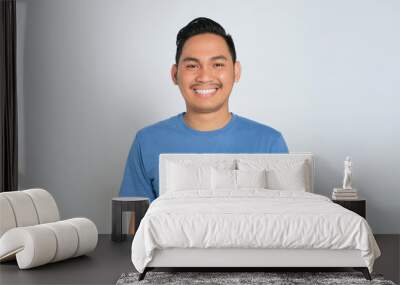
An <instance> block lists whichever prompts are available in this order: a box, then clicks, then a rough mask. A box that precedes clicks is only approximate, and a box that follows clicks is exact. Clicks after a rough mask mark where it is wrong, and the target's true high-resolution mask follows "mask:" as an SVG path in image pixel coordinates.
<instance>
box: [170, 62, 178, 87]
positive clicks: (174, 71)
mask: <svg viewBox="0 0 400 285" xmlns="http://www.w3.org/2000/svg"><path fill="white" fill-rule="evenodd" d="M171 78H172V81H173V82H174V84H175V85H178V66H177V65H176V64H175V63H174V64H173V65H172V67H171Z"/></svg>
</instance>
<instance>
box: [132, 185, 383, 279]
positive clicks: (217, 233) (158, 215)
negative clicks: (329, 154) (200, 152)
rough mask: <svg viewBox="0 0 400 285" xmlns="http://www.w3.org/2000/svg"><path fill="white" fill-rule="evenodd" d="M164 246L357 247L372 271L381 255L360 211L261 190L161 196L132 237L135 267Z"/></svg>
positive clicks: (310, 196)
mask: <svg viewBox="0 0 400 285" xmlns="http://www.w3.org/2000/svg"><path fill="white" fill-rule="evenodd" d="M164 248H275V249H277V248H302V249H312V248H315V249H358V250H360V251H361V256H362V258H363V259H364V260H365V264H366V266H367V267H368V269H369V271H370V272H372V267H373V263H374V260H375V259H376V258H377V257H379V256H380V250H379V248H378V246H377V244H376V241H375V239H374V237H373V235H372V232H371V229H370V227H369V226H368V223H367V222H366V220H365V219H363V218H362V217H360V216H359V215H357V214H355V213H353V212H351V211H349V210H347V209H344V208H342V207H341V206H339V205H337V204H335V203H333V202H332V201H331V200H330V199H328V198H327V197H324V196H321V195H317V194H312V193H307V192H299V191H278V190H265V189H264V190H261V189H246V190H244V189H241V190H240V191H233V192H231V191H219V192H217V193H211V192H210V193H207V192H198V191H179V192H171V193H166V194H164V195H162V196H160V197H159V198H157V199H156V200H154V201H153V203H152V204H151V206H150V208H149V210H148V211H147V213H146V215H145V217H144V218H143V219H142V221H141V223H140V226H139V228H138V230H137V233H136V235H135V237H134V239H133V243H132V262H133V265H134V266H135V268H136V269H137V270H138V271H139V272H143V270H144V268H145V267H146V265H147V264H148V263H149V262H150V261H151V260H152V257H153V252H154V249H164Z"/></svg>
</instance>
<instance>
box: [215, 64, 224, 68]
mask: <svg viewBox="0 0 400 285" xmlns="http://www.w3.org/2000/svg"><path fill="white" fill-rule="evenodd" d="M224 66H225V65H224V64H223V63H216V64H215V67H218V68H220V67H224Z"/></svg>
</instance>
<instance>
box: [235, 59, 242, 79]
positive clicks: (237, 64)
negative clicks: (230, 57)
mask: <svg viewBox="0 0 400 285" xmlns="http://www.w3.org/2000/svg"><path fill="white" fill-rule="evenodd" d="M233 68H234V73H235V82H239V80H240V75H241V74H242V66H241V65H240V62H239V61H236V62H235V64H234V66H233Z"/></svg>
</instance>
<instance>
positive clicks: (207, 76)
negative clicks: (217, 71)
mask: <svg viewBox="0 0 400 285" xmlns="http://www.w3.org/2000/svg"><path fill="white" fill-rule="evenodd" d="M212 79H213V71H212V70H211V69H210V68H208V67H201V68H199V70H198V73H197V77H196V81H198V82H208V81H212Z"/></svg>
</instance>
